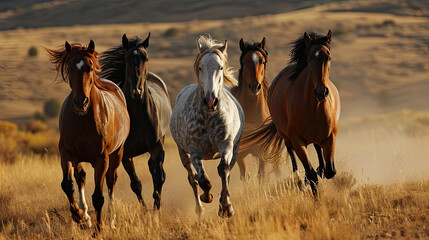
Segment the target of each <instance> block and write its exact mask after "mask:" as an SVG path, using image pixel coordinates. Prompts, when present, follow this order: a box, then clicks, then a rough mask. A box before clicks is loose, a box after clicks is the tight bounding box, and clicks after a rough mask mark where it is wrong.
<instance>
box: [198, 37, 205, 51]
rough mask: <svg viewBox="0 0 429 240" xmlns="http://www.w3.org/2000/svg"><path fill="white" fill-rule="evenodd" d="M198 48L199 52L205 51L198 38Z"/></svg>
mask: <svg viewBox="0 0 429 240" xmlns="http://www.w3.org/2000/svg"><path fill="white" fill-rule="evenodd" d="M197 49H198V52H199V53H202V52H203V51H204V50H203V45H201V43H200V41H199V39H197Z"/></svg>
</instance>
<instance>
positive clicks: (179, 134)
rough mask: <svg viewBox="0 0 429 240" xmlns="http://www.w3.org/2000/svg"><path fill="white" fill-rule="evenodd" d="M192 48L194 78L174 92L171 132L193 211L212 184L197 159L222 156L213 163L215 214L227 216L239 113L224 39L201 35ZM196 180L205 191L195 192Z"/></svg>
mask: <svg viewBox="0 0 429 240" xmlns="http://www.w3.org/2000/svg"><path fill="white" fill-rule="evenodd" d="M197 48H198V55H197V58H196V60H195V63H194V71H195V74H196V75H197V79H198V83H197V84H191V85H188V86H187V87H185V88H184V89H183V90H182V91H181V92H180V93H179V95H177V98H176V105H175V107H174V109H173V114H172V115H171V121H170V130H171V135H172V136H173V139H174V141H175V142H176V144H177V148H178V150H179V155H180V159H181V161H182V164H183V166H184V167H185V168H186V170H187V171H188V181H189V184H190V185H191V187H192V189H193V191H194V197H195V204H196V207H195V211H196V213H197V214H198V216H201V214H202V212H203V206H202V204H201V201H203V202H205V203H210V202H211V201H212V200H213V195H212V194H210V189H211V187H212V185H211V183H210V180H209V178H208V176H207V174H206V172H205V170H204V167H203V163H202V160H210V159H215V158H219V157H221V160H220V163H219V165H218V167H217V170H218V173H219V176H220V178H221V180H222V191H221V197H220V205H219V216H222V217H226V216H228V217H231V216H232V215H233V214H234V210H233V208H232V204H231V202H230V200H229V197H230V191H229V176H230V171H231V169H232V167H233V166H234V164H235V161H236V159H237V153H238V147H239V142H240V138H241V135H242V133H243V128H244V113H243V110H242V108H241V106H240V103H239V102H238V101H237V100H236V99H235V98H234V97H233V95H232V94H231V92H230V90H229V88H228V87H227V86H229V87H233V86H237V80H236V79H235V78H234V76H233V75H232V69H231V68H230V67H229V66H228V61H227V42H226V41H225V43H224V44H221V43H218V42H216V41H215V40H213V39H212V38H211V37H206V36H200V37H199V38H198V39H197ZM224 85H226V86H224ZM198 185H199V186H200V187H201V189H202V190H203V191H204V193H203V194H202V195H201V196H200V198H198V188H197V187H198Z"/></svg>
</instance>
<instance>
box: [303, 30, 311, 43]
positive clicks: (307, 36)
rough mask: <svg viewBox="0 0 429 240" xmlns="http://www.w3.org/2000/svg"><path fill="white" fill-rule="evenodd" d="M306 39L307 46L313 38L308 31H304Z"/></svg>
mask: <svg viewBox="0 0 429 240" xmlns="http://www.w3.org/2000/svg"><path fill="white" fill-rule="evenodd" d="M304 40H305V44H306V45H307V46H308V45H310V43H311V40H312V39H311V37H310V35H308V33H307V32H305V33H304Z"/></svg>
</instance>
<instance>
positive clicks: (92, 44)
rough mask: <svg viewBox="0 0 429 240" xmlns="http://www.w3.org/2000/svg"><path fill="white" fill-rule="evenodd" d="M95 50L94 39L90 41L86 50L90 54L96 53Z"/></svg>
mask: <svg viewBox="0 0 429 240" xmlns="http://www.w3.org/2000/svg"><path fill="white" fill-rule="evenodd" d="M94 49H95V44H94V41H92V39H91V40H90V41H89V45H88V47H87V48H86V51H88V52H89V53H90V54H93V53H94Z"/></svg>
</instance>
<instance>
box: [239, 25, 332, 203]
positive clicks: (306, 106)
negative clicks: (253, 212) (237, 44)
mask: <svg viewBox="0 0 429 240" xmlns="http://www.w3.org/2000/svg"><path fill="white" fill-rule="evenodd" d="M330 43H331V30H329V32H328V34H327V35H326V36H322V35H318V34H316V33H312V32H310V33H304V35H303V36H302V37H301V38H299V39H298V40H296V41H295V42H294V48H293V50H292V52H291V56H292V58H291V61H290V64H289V65H288V66H287V67H286V68H284V69H283V70H282V71H281V72H280V73H279V74H278V75H277V77H276V78H275V79H274V80H273V82H272V84H271V86H270V88H269V91H268V106H269V108H270V113H271V120H272V121H267V123H266V124H264V125H263V126H262V127H261V128H259V129H258V130H256V131H255V132H253V133H251V134H250V135H249V136H248V137H246V138H245V139H244V140H243V142H244V143H243V144H244V145H248V144H249V142H253V141H263V143H264V145H263V147H262V153H267V152H268V151H270V152H269V153H267V154H268V155H269V157H268V159H271V160H273V161H278V159H279V155H280V154H281V148H282V146H283V140H284V142H285V145H286V148H287V150H288V152H289V154H290V156H291V160H292V164H293V171H294V172H296V170H297V166H296V161H295V157H294V154H293V151H295V152H296V154H297V155H298V158H299V159H300V160H301V162H302V164H303V166H304V168H305V173H306V178H307V180H309V182H310V186H311V188H312V190H313V194H314V195H315V196H316V195H317V183H318V178H317V173H316V171H314V169H313V167H312V166H311V163H310V159H309V156H308V153H307V149H306V146H307V145H308V144H311V143H313V144H314V145H315V147H316V150H317V153H318V156H319V163H320V166H319V168H318V172H319V175H320V176H325V177H326V178H328V179H330V178H332V177H334V176H335V173H336V170H335V165H334V152H335V137H336V135H337V131H338V118H339V116H340V97H339V94H338V90H337V88H336V87H335V85H334V84H333V83H332V82H331V81H330V79H329V73H330V67H331V47H330ZM322 149H323V153H322ZM325 161H326V164H325Z"/></svg>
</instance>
